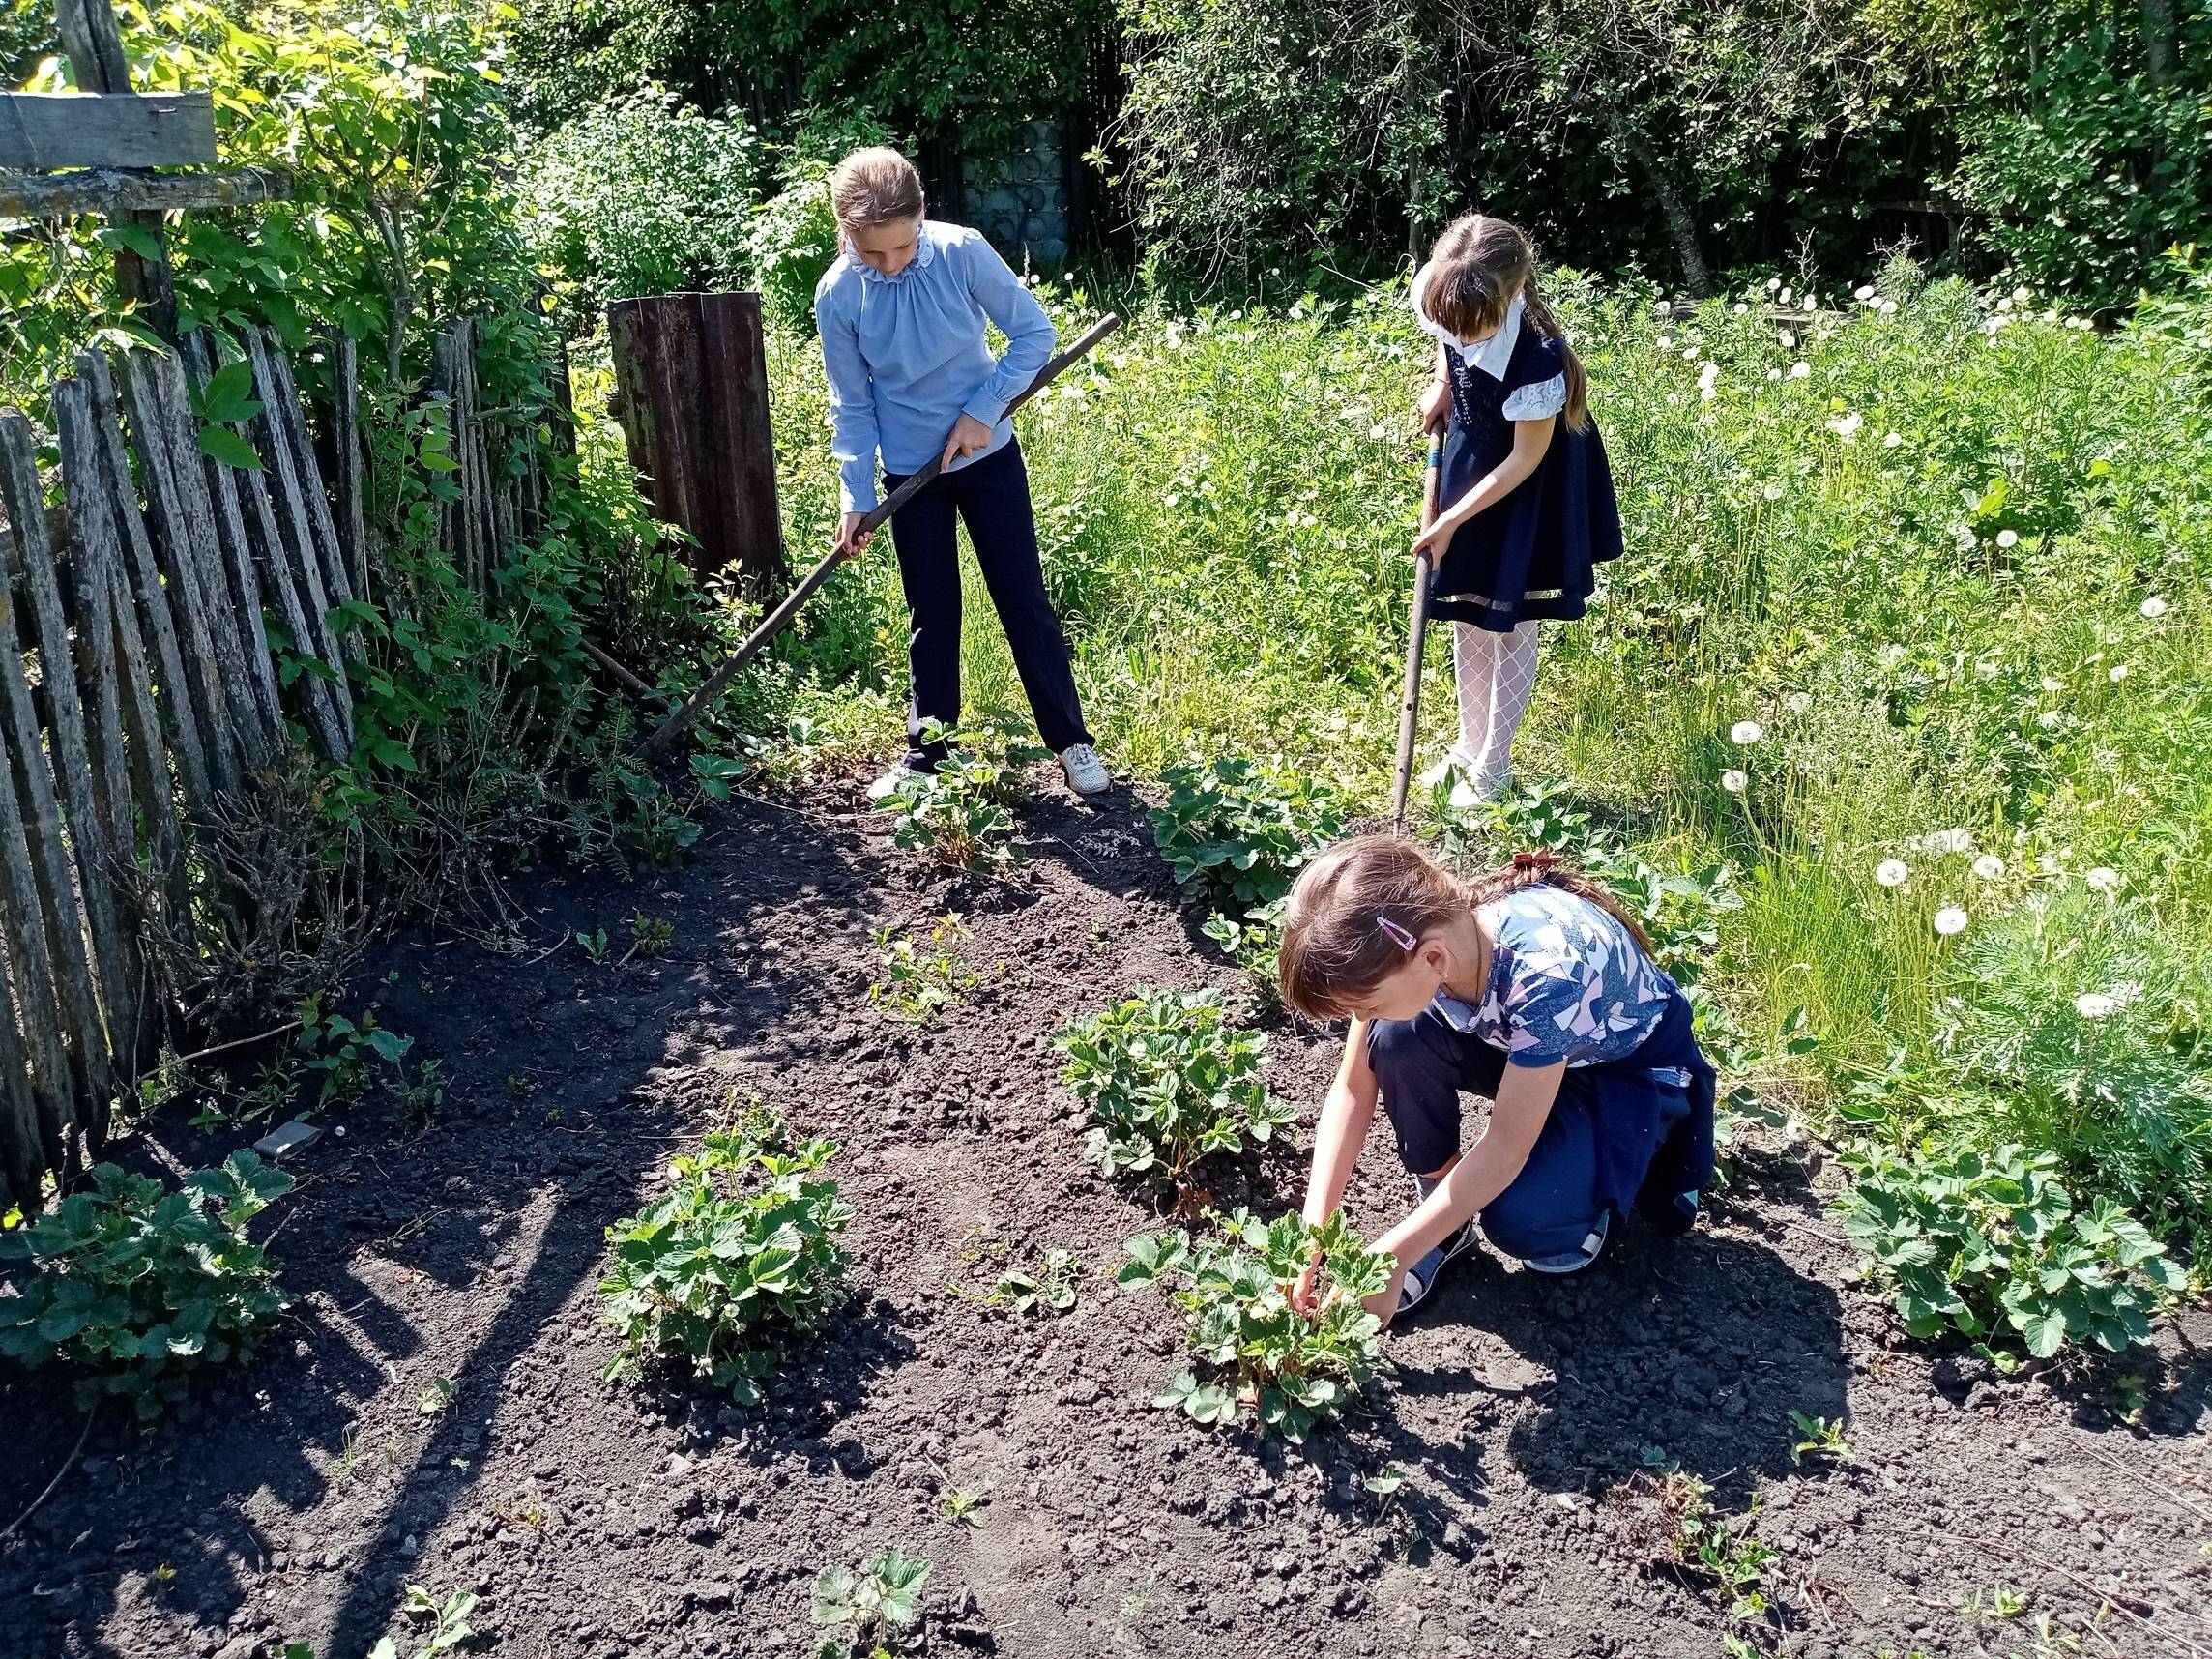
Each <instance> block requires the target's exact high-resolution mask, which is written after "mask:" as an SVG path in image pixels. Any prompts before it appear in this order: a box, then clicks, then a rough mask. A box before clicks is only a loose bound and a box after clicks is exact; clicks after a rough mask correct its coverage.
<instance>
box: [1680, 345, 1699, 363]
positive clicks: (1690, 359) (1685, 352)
mask: <svg viewBox="0 0 2212 1659" xmlns="http://www.w3.org/2000/svg"><path fill="white" fill-rule="evenodd" d="M1703 355H1704V354H1703V352H1701V351H1699V350H1698V348H1697V347H1696V346H1684V347H1683V348H1682V361H1683V362H1684V363H1696V362H1697V361H1698V359H1699V358H1701V357H1703Z"/></svg>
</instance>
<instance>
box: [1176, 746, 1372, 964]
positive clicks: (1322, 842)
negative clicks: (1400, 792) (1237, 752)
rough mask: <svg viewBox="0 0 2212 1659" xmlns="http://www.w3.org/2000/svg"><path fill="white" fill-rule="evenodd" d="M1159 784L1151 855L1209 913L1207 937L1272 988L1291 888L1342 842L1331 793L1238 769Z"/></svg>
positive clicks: (1193, 769) (1181, 770)
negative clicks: (1310, 863)
mask: <svg viewBox="0 0 2212 1659" xmlns="http://www.w3.org/2000/svg"><path fill="white" fill-rule="evenodd" d="M1160 781H1161V782H1162V783H1164V784H1166V785H1167V789H1168V797H1167V800H1165V801H1163V802H1161V804H1159V805H1158V806H1155V807H1153V808H1152V811H1151V821H1152V843H1153V845H1154V846H1156V847H1158V848H1159V850H1160V856H1161V857H1162V858H1164V859H1167V861H1168V866H1169V868H1170V869H1172V870H1173V871H1174V872H1175V879H1176V883H1177V885H1178V886H1179V887H1183V888H1190V889H1191V890H1192V891H1194V892H1196V893H1197V894H1198V896H1199V897H1200V899H1201V900H1202V901H1203V902H1204V903H1205V904H1206V905H1207V907H1208V910H1209V911H1210V912H1211V915H1210V916H1209V917H1208V920H1207V923H1206V933H1207V936H1208V938H1210V939H1212V940H1214V941H1215V942H1216V943H1217V944H1219V945H1220V946H1221V947H1222V948H1223V949H1224V950H1225V951H1227V952H1228V953H1229V954H1230V955H1231V956H1233V957H1235V958H1236V960H1237V963H1238V965H1239V966H1241V967H1243V968H1244V969H1245V971H1246V972H1248V973H1249V974H1251V975H1253V978H1254V980H1255V981H1256V982H1261V983H1271V982H1272V980H1273V977H1274V957H1275V946H1276V941H1277V939H1278V938H1279V936H1280V935H1281V932H1282V904H1283V900H1284V899H1285V898H1287V897H1288V896H1289V894H1290V890H1291V884H1292V883H1293V882H1295V880H1297V874H1298V871H1300V870H1301V869H1303V868H1304V867H1305V865H1306V861H1307V860H1308V859H1311V858H1312V857H1313V856H1314V855H1315V854H1316V853H1318V852H1320V851H1321V850H1322V848H1324V847H1325V846H1326V845H1328V843H1329V842H1331V841H1333V840H1335V839H1336V837H1337V836H1339V835H1341V834H1342V833H1343V832H1344V814H1343V812H1342V810H1341V809H1340V808H1339V806H1338V804H1337V800H1336V796H1335V792H1334V791H1333V790H1331V789H1330V788H1329V787H1328V786H1327V785H1326V784H1324V783H1318V782H1316V781H1314V780H1313V779H1312V778H1309V777H1306V776H1303V775H1302V774H1300V773H1297V772H1293V771H1276V770H1270V769H1268V768H1265V767H1262V766H1261V765H1260V764H1259V763H1258V762H1256V761H1250V760H1243V759H1222V760H1216V761H1212V762H1210V763H1208V765H1205V766H1174V767H1170V768H1168V770H1167V771H1164V772H1162V773H1161V774H1160Z"/></svg>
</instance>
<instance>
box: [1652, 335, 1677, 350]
mask: <svg viewBox="0 0 2212 1659" xmlns="http://www.w3.org/2000/svg"><path fill="white" fill-rule="evenodd" d="M1656 343H1657V344H1658V347H1659V349H1660V350H1661V351H1673V350H1674V335H1660V336H1659V338H1658V341H1657V342H1656Z"/></svg>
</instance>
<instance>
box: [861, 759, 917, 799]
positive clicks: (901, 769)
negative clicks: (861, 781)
mask: <svg viewBox="0 0 2212 1659" xmlns="http://www.w3.org/2000/svg"><path fill="white" fill-rule="evenodd" d="M920 775H921V773H919V772H918V771H915V769H914V768H913V767H911V766H908V765H907V764H906V762H904V761H903V760H902V761H900V762H899V763H898V765H896V766H894V767H892V768H891V770H890V771H887V772H885V773H884V775H883V776H881V777H879V778H877V779H876V781H875V782H873V783H871V784H869V785H868V799H869V800H886V799H888V797H889V795H890V794H891V792H892V791H893V790H895V789H897V788H898V786H899V785H900V784H902V783H904V782H905V781H906V780H907V779H908V778H910V777H919V776H920Z"/></svg>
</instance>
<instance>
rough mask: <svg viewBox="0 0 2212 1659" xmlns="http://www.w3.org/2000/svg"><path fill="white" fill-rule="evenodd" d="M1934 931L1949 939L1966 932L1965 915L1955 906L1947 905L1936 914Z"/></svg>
mask: <svg viewBox="0 0 2212 1659" xmlns="http://www.w3.org/2000/svg"><path fill="white" fill-rule="evenodd" d="M1935 928H1936V932H1937V933H1939V934H1941V935H1942V936H1943V937H1944V938H1945V939H1950V938H1953V937H1955V936H1956V935H1958V934H1962V933H1964V932H1965V931H1966V913H1965V911H1963V910H1961V909H1960V908H1959V907H1958V906H1957V905H1955V904H1947V905H1945V906H1944V907H1943V908H1942V909H1941V910H1939V911H1937V912H1936V917H1935Z"/></svg>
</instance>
